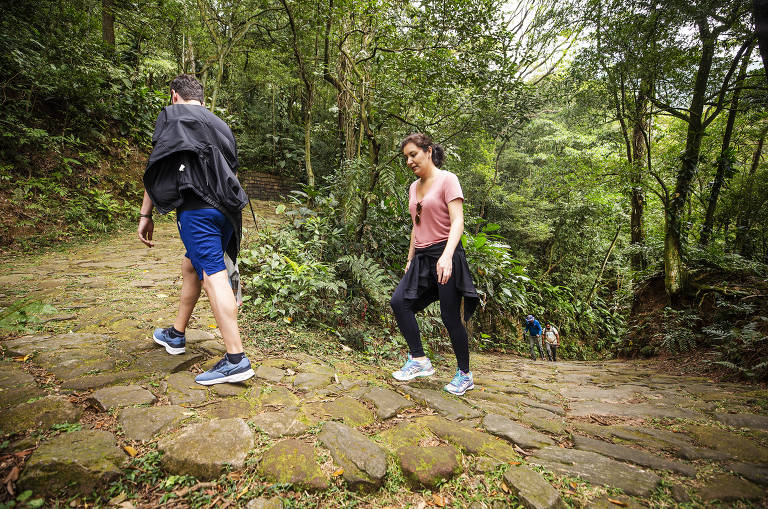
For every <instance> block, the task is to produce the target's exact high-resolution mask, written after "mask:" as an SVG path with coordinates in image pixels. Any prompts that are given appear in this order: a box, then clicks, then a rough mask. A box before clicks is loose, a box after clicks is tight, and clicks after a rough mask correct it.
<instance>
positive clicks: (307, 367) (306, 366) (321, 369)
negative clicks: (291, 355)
mask: <svg viewBox="0 0 768 509" xmlns="http://www.w3.org/2000/svg"><path fill="white" fill-rule="evenodd" d="M296 371H298V372H299V373H314V374H316V375H324V376H327V377H328V378H329V379H331V378H333V375H334V374H335V373H336V370H335V369H334V368H333V367H332V366H329V365H328V364H317V363H315V362H303V363H301V364H299V365H298V366H296Z"/></svg>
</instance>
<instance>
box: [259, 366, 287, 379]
mask: <svg viewBox="0 0 768 509" xmlns="http://www.w3.org/2000/svg"><path fill="white" fill-rule="evenodd" d="M254 374H255V375H256V377H257V378H263V379H264V380H268V381H270V382H279V381H280V380H282V379H283V377H284V376H285V371H283V370H282V369H280V368H275V367H272V366H265V365H264V364H262V365H261V366H259V367H258V368H256V369H255V370H254Z"/></svg>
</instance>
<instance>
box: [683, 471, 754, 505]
mask: <svg viewBox="0 0 768 509" xmlns="http://www.w3.org/2000/svg"><path fill="white" fill-rule="evenodd" d="M696 494H697V495H698V496H699V497H701V499H702V500H703V501H704V502H712V501H713V500H719V501H720V502H735V501H736V500H759V499H762V498H764V497H765V496H766V494H765V490H764V489H763V488H761V487H759V486H756V485H754V484H752V483H751V482H749V481H745V480H744V479H740V478H738V477H735V476H732V475H727V474H718V475H716V476H715V477H714V478H713V479H711V480H709V481H708V482H707V483H706V485H704V487H702V488H699V489H698V490H696Z"/></svg>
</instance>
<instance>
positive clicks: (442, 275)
mask: <svg viewBox="0 0 768 509" xmlns="http://www.w3.org/2000/svg"><path fill="white" fill-rule="evenodd" d="M400 149H401V150H402V151H403V155H404V156H405V160H406V164H407V165H408V167H409V168H410V169H411V171H413V174H414V175H416V176H417V177H418V180H416V181H415V182H413V183H412V184H411V187H410V190H409V199H408V207H409V209H410V213H411V219H412V228H411V243H410V247H409V248H408V263H407V264H406V266H405V276H403V279H402V280H401V281H400V284H399V285H397V288H396V289H395V293H394V295H393V296H392V300H391V301H390V305H391V306H392V311H394V313H395V319H396V320H397V325H398V326H399V327H400V332H401V333H402V334H403V336H404V337H405V340H406V342H407V343H408V349H409V350H410V353H409V354H408V360H407V361H406V363H405V364H404V365H403V367H402V368H400V369H399V370H398V371H395V372H393V373H392V376H393V377H395V378H396V379H397V380H411V379H413V378H415V377H417V376H429V375H432V374H433V373H434V372H435V370H434V368H433V367H432V363H431V362H430V360H429V359H428V358H427V357H426V355H424V349H423V347H422V344H421V337H420V334H419V326H418V323H417V322H416V315H415V314H416V312H418V311H421V310H422V309H424V308H425V307H427V306H428V305H429V304H431V303H433V302H435V301H436V300H439V301H440V316H441V317H442V319H443V323H444V324H445V327H446V329H448V334H449V336H450V338H451V345H452V346H453V352H454V354H456V362H457V364H458V368H457V370H456V375H455V376H454V377H453V380H451V382H450V383H448V384H447V385H446V386H445V390H446V391H448V392H451V393H453V394H456V395H459V396H460V395H462V394H464V393H465V392H466V391H468V390H469V389H472V388H474V386H475V385H474V381H473V378H472V372H471V371H470V370H469V338H468V336H467V331H466V329H465V328H464V325H463V324H462V322H461V310H460V306H461V300H462V297H463V298H464V319H465V320H466V321H469V318H470V317H471V316H472V313H473V312H474V311H475V308H476V307H477V304H478V303H479V302H480V299H479V297H478V295H477V291H476V290H475V285H474V283H473V282H472V276H471V275H470V273H469V266H468V265H467V259H466V255H465V254H464V249H463V248H462V247H461V244H460V243H459V241H460V240H461V235H462V233H464V209H463V204H464V195H463V194H462V191H461V186H460V185H459V179H458V178H457V177H456V175H454V174H453V173H451V172H449V171H445V170H441V169H440V166H441V165H442V163H443V158H444V151H443V147H441V146H440V145H438V144H436V143H433V142H432V139H431V138H430V137H429V136H427V135H426V134H422V133H416V134H411V135H410V136H408V137H406V138H405V139H404V140H403V141H402V143H401V144H400Z"/></svg>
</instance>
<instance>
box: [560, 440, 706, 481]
mask: <svg viewBox="0 0 768 509" xmlns="http://www.w3.org/2000/svg"><path fill="white" fill-rule="evenodd" d="M573 446H574V447H575V448H576V449H579V450H582V451H592V452H596V453H598V454H602V455H603V456H608V457H609V458H613V459H617V460H620V461H626V462H629V463H634V464H635V465H640V466H643V467H649V468H653V469H656V470H670V471H672V472H677V473H679V474H683V475H687V476H688V477H696V468H695V467H694V466H692V465H688V464H687V463H682V462H680V461H672V460H668V459H667V458H663V457H661V456H657V455H655V454H651V453H649V452H647V451H642V450H639V449H632V448H631V447H626V446H623V445H617V444H609V443H608V442H603V441H602V440H595V439H594V438H589V437H584V436H580V435H574V436H573Z"/></svg>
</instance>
